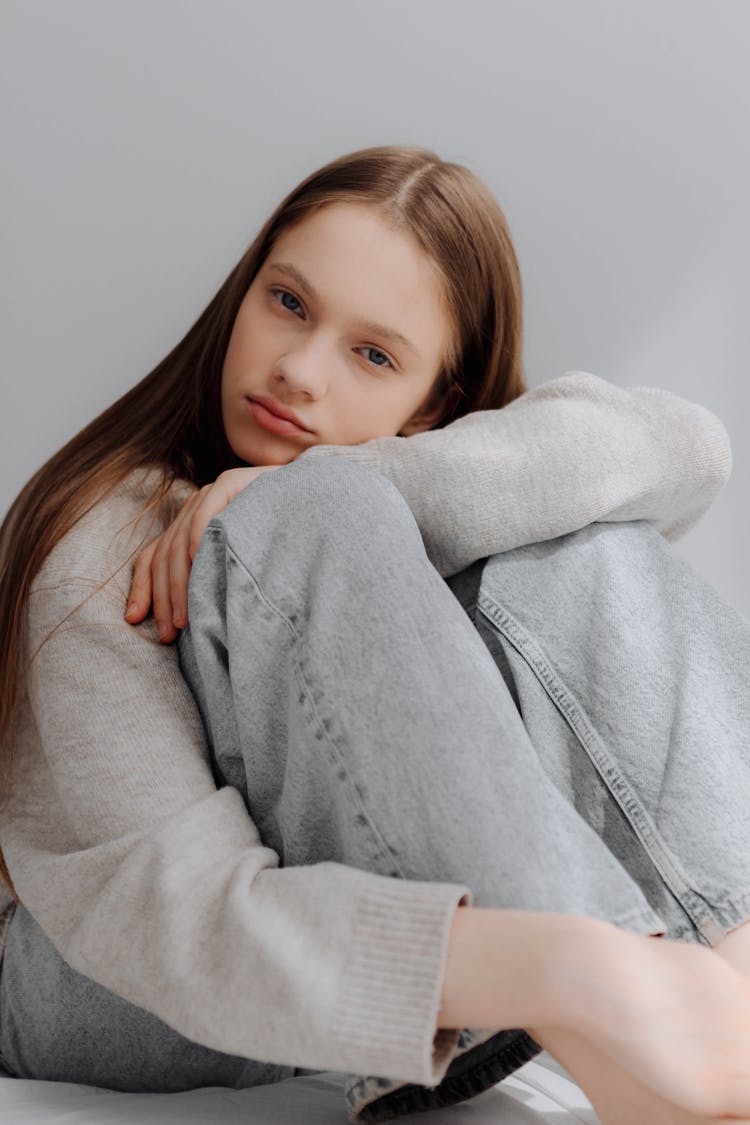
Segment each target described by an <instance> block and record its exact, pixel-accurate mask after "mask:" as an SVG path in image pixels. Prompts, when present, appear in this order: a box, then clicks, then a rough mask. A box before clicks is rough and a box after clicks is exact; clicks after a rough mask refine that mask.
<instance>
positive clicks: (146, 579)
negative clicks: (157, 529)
mask: <svg viewBox="0 0 750 1125" xmlns="http://www.w3.org/2000/svg"><path fill="white" fill-rule="evenodd" d="M155 549H156V540H155V539H152V540H151V542H150V543H148V544H147V545H146V546H145V547H144V548H143V550H142V551H141V552H140V553H139V555H138V556H137V558H136V560H135V565H134V567H133V577H132V580H131V583H130V593H129V594H128V606H127V609H126V610H125V618H126V620H127V621H129V622H130V624H131V625H136V624H138V622H140V621H143V619H144V618H145V617H146V616H147V615H148V611H149V610H150V608H151V560H152V559H153V557H154V551H155Z"/></svg>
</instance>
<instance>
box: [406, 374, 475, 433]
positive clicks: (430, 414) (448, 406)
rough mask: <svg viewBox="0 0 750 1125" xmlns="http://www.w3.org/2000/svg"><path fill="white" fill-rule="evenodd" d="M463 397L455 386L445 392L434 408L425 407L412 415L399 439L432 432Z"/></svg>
mask: <svg viewBox="0 0 750 1125" xmlns="http://www.w3.org/2000/svg"><path fill="white" fill-rule="evenodd" d="M460 397H461V390H460V388H459V387H457V386H456V385H455V384H453V385H452V386H451V387H449V388H448V390H447V391H444V392H443V394H442V397H441V398H440V399H439V401H438V402H436V403H435V404H434V405H433V406H425V407H422V409H420V410H418V411H417V412H416V414H412V416H411V418H410V419H409V421H408V422H406V423H405V424H404V425H403V426H402V427H401V429H400V430H399V432H398V436H399V437H411V435H412V434H421V433H423V431H424V430H430V429H432V427H433V426H434V425H436V423H437V422H439V421H440V419H441V418H442V417H444V415H446V414H448V413H449V411H451V410H452V409H453V407H454V406H455V404H456V403H457V402H458V400H459V398H460Z"/></svg>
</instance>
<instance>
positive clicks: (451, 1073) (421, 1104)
mask: <svg viewBox="0 0 750 1125" xmlns="http://www.w3.org/2000/svg"><path fill="white" fill-rule="evenodd" d="M543 1049H544V1048H542V1047H540V1046H539V1044H538V1043H537V1042H536V1040H535V1039H532V1038H531V1036H530V1035H529V1034H528V1033H527V1032H525V1031H523V1030H513V1031H508V1030H505V1031H499V1032H498V1033H497V1035H493V1036H492V1037H491V1038H490V1039H487V1040H486V1042H484V1043H480V1044H478V1045H477V1046H476V1047H474V1048H472V1049H471V1050H470V1051H466V1052H465V1054H463V1055H460V1056H459V1057H458V1058H456V1059H454V1060H453V1062H452V1063H451V1064H450V1066H449V1067H448V1070H447V1071H446V1073H445V1077H444V1078H443V1080H442V1082H441V1083H440V1084H439V1085H438V1086H418V1085H416V1084H414V1085H407V1086H399V1088H398V1089H397V1090H394V1091H393V1093H390V1094H384V1095H383V1097H382V1098H378V1099H377V1100H376V1101H374V1102H371V1103H370V1104H369V1105H367V1106H364V1107H363V1108H362V1109H361V1110H360V1111H359V1113H358V1114H357V1115H356V1117H355V1120H356V1121H357V1122H360V1121H361V1122H368V1123H369V1122H377V1121H390V1120H391V1119H392V1118H394V1117H400V1116H403V1115H405V1114H407V1113H420V1112H422V1111H424V1110H430V1109H443V1108H444V1107H445V1106H449V1105H455V1104H456V1103H457V1102H462V1101H465V1100H466V1099H467V1098H473V1097H475V1096H476V1095H477V1094H481V1093H482V1092H483V1091H484V1090H488V1089H490V1088H491V1087H492V1086H496V1085H497V1083H498V1082H501V1081H502V1080H503V1078H507V1077H508V1075H509V1074H512V1073H513V1071H514V1070H518V1069H519V1067H522V1066H524V1064H525V1063H527V1062H529V1061H530V1060H531V1059H533V1058H534V1056H535V1055H539V1054H541V1052H542V1050H543Z"/></svg>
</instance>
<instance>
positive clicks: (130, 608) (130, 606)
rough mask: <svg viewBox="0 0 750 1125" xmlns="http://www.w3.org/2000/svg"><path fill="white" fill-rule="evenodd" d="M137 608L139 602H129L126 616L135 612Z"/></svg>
mask: <svg viewBox="0 0 750 1125" xmlns="http://www.w3.org/2000/svg"><path fill="white" fill-rule="evenodd" d="M137 609H138V602H128V608H127V609H126V610H125V616H126V617H127V616H128V615H129V614H131V613H135V611H136V610H137Z"/></svg>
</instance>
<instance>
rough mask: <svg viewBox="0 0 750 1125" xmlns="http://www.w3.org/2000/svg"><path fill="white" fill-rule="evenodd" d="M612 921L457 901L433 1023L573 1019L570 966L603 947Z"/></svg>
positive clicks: (489, 1024) (504, 1024) (568, 1022)
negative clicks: (460, 903)
mask: <svg viewBox="0 0 750 1125" xmlns="http://www.w3.org/2000/svg"><path fill="white" fill-rule="evenodd" d="M612 929H613V927H612V926H610V925H609V924H608V923H606V922H601V921H599V920H597V919H595V918H588V917H580V916H577V915H566V914H547V913H542V912H538V911H528V910H496V909H488V908H482V907H473V906H461V907H459V908H458V909H457V910H456V913H455V916H454V919H453V923H452V926H451V935H450V941H449V945H448V957H447V963H446V972H445V978H444V981H443V990H442V994H441V1007H440V1012H439V1014H438V1021H437V1026H438V1027H450V1028H462V1027H475V1028H480V1027H481V1028H497V1029H498V1030H500V1029H502V1028H515V1027H529V1026H531V1025H537V1026H545V1027H546V1026H550V1027H554V1026H566V1027H570V1026H574V1025H575V1024H576V1022H577V1020H576V1003H575V1000H576V998H575V995H574V992H573V990H574V987H575V980H576V976H577V972H576V971H571V969H572V968H573V966H574V965H575V966H576V967H577V966H581V968H583V966H585V964H586V963H587V961H589V960H590V959H591V958H593V957H596V956H597V955H598V953H599V952H602V951H603V950H604V949H605V945H606V943H607V941H608V940H609V939H610V935H611V931H612Z"/></svg>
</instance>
